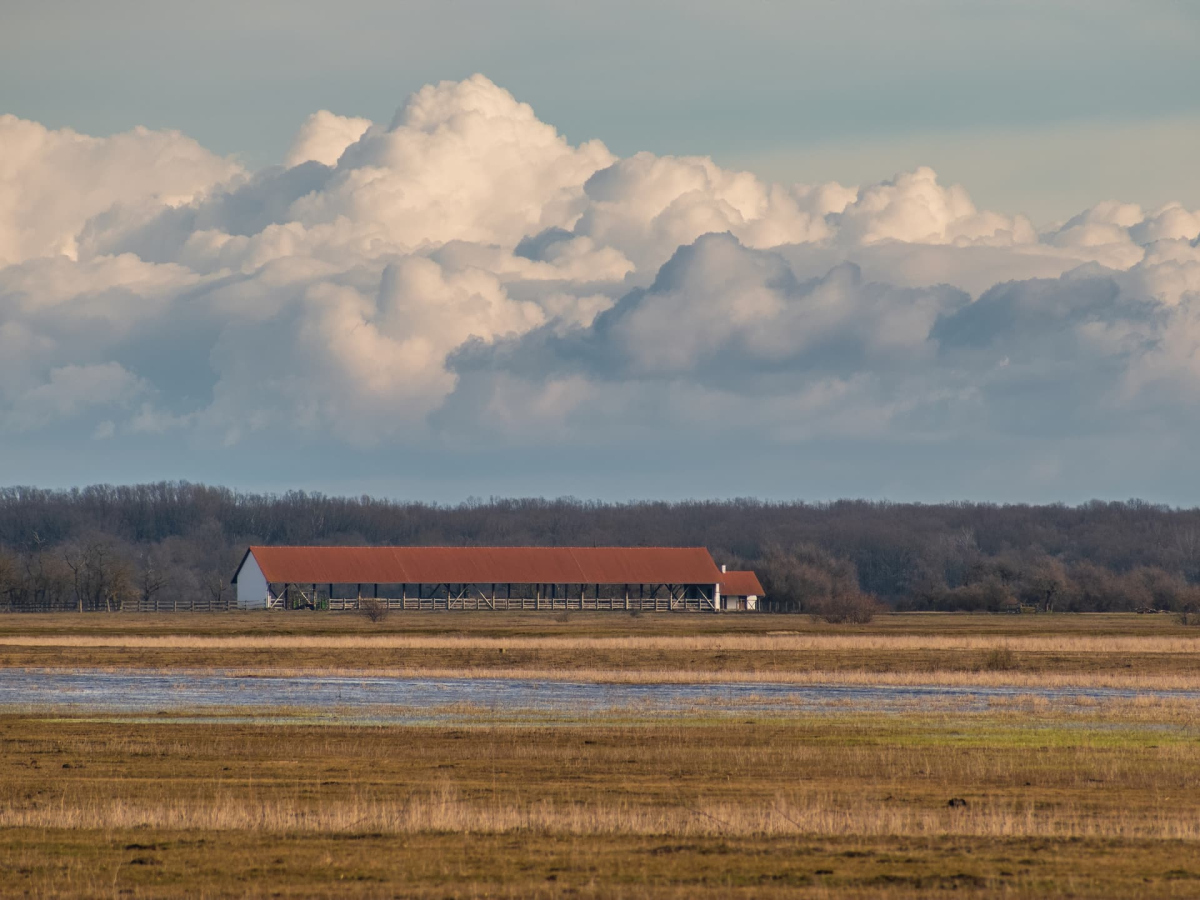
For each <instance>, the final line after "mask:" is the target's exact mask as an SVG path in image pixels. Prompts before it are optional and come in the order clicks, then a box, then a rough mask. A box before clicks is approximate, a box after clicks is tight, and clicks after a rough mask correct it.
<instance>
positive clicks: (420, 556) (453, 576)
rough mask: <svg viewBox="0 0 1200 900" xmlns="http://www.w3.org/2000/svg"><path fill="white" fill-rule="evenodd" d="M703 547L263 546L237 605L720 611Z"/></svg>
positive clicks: (719, 575) (238, 580)
mask: <svg viewBox="0 0 1200 900" xmlns="http://www.w3.org/2000/svg"><path fill="white" fill-rule="evenodd" d="M737 574H739V573H733V572H730V573H724V572H722V570H721V569H719V568H718V567H717V565H716V563H714V562H713V558H712V556H711V555H710V554H709V552H708V550H706V549H704V548H703V547H264V546H251V547H249V548H248V549H247V550H246V553H245V555H244V556H243V557H242V561H241V564H240V565H239V566H238V569H237V572H236V573H235V574H234V576H233V584H234V585H235V586H236V588H237V603H238V607H239V608H240V609H262V608H283V609H297V608H309V609H355V608H358V607H359V606H360V605H361V603H362V601H363V599H364V598H368V597H369V598H372V601H373V602H374V601H375V600H378V601H382V602H383V603H384V604H386V605H387V606H388V607H389V608H391V609H401V610H405V609H412V610H418V609H446V610H452V609H461V610H471V609H491V610H543V609H544V610H554V609H557V610H572V609H596V610H629V611H633V610H639V611H642V610H644V611H664V612H667V611H693V612H703V611H706V610H707V611H711V612H717V611H720V610H722V609H726V608H729V609H739V608H740V609H745V608H746V605H745V604H744V603H740V604H739V603H733V604H731V605H729V606H728V607H727V606H726V605H725V604H724V603H723V602H722V596H721V583H722V581H723V580H724V579H727V578H728V577H729V576H731V575H737Z"/></svg>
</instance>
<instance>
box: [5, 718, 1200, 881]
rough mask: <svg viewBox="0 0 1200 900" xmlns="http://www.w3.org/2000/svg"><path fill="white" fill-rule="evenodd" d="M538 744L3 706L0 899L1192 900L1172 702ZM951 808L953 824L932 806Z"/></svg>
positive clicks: (580, 731)
mask: <svg viewBox="0 0 1200 900" xmlns="http://www.w3.org/2000/svg"><path fill="white" fill-rule="evenodd" d="M1103 709H1104V710H1105V712H1104V713H1103V714H1099V713H1098V715H1097V716H1096V719H1095V721H1096V723H1099V722H1100V720H1101V719H1105V722H1104V723H1103V725H1100V724H1096V725H1095V726H1094V727H1093V725H1092V724H1091V723H1090V722H1089V721H1087V720H1082V719H1080V718H1078V717H1075V718H1063V717H1060V716H1058V715H1057V714H1056V713H1055V712H1054V709H1053V707H1052V706H1042V707H1039V709H1038V710H1037V712H1036V714H1034V715H1030V714H1029V711H1028V710H1027V709H1018V708H1016V707H1015V706H1014V708H1013V710H1012V711H1011V712H1004V713H996V714H989V715H985V716H979V715H975V716H969V717H963V716H957V715H924V714H916V715H912V716H863V715H847V716H844V717H831V716H825V717H822V718H820V719H807V718H791V719H771V718H761V717H759V718H756V719H755V720H753V721H751V720H746V721H731V722H723V723H712V722H705V721H704V720H703V719H696V720H692V721H687V722H663V723H658V724H644V723H643V724H640V725H628V724H620V723H614V722H612V721H605V720H602V719H601V720H596V721H594V722H592V723H591V724H587V725H571V724H562V723H559V724H555V723H550V724H551V725H553V726H554V727H525V726H522V727H511V726H504V727H499V726H494V725H488V724H486V722H484V723H481V724H480V725H479V726H477V727H473V728H456V727H443V726H434V727H403V726H385V727H354V726H347V725H338V724H332V725H326V726H308V725H273V724H270V723H264V724H246V723H243V722H236V721H231V722H228V723H215V724H194V723H186V722H178V721H174V720H172V719H171V718H170V717H165V718H163V719H162V720H161V721H154V722H138V721H133V720H128V719H116V720H112V721H87V720H80V719H71V718H66V719H55V720H47V719H44V718H39V717H31V716H16V715H6V716H5V715H0V743H2V745H3V747H4V753H3V754H0V885H2V886H3V887H2V889H0V894H9V893H11V894H17V895H21V894H28V895H31V896H44V897H50V896H64V897H66V896H70V897H95V896H120V895H133V896H153V897H182V896H212V897H234V896H268V895H270V894H272V893H276V894H282V895H284V896H355V897H374V896H405V897H422V898H425V897H429V898H433V897H438V898H458V897H462V898H468V897H485V896H495V897H546V898H551V897H564V896H584V897H609V896H621V897H625V898H627V900H641V898H651V897H654V898H658V897H671V898H682V897H705V898H717V897H722V898H724V897H731V896H743V897H771V898H774V897H785V896H787V897H791V896H804V897H832V896H838V897H842V896H851V897H877V898H898V897H904V898H911V897H917V896H927V895H928V894H929V893H930V892H932V891H940V890H951V889H954V890H959V891H967V892H971V893H973V895H977V896H987V897H1005V898H1013V897H1021V898H1034V897H1044V896H1055V895H1066V894H1070V895H1072V896H1075V897H1096V898H1101V897H1112V896H1121V897H1188V896H1194V895H1195V888H1196V886H1197V885H1198V884H1200V866H1197V865H1196V864H1194V863H1193V862H1192V860H1194V859H1197V858H1200V732H1198V731H1197V727H1196V722H1197V717H1196V716H1195V715H1194V711H1193V714H1191V715H1187V714H1186V711H1182V712H1181V710H1180V709H1176V708H1175V707H1173V706H1171V705H1170V704H1166V705H1156V704H1147V705H1143V706H1141V707H1138V706H1137V705H1136V704H1131V705H1130V706H1129V707H1126V708H1124V709H1120V710H1114V709H1112V708H1109V707H1104V708H1103ZM951 798H962V799H963V800H965V801H966V806H964V807H957V806H955V807H952V806H949V805H948V801H949V800H950V799H951Z"/></svg>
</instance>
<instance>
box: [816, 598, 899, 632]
mask: <svg viewBox="0 0 1200 900" xmlns="http://www.w3.org/2000/svg"><path fill="white" fill-rule="evenodd" d="M881 609H882V607H881V606H880V603H879V601H878V600H876V599H875V598H874V597H872V596H871V595H870V594H864V593H861V592H860V591H852V592H847V593H843V594H838V595H836V596H833V597H827V598H822V599H820V600H812V601H810V602H809V604H808V612H809V615H811V616H812V617H813V619H821V620H824V621H826V622H829V623H831V624H834V625H866V624H867V623H868V622H870V621H871V620H872V619H874V618H875V614H876V613H878V612H879V611H880V610H881Z"/></svg>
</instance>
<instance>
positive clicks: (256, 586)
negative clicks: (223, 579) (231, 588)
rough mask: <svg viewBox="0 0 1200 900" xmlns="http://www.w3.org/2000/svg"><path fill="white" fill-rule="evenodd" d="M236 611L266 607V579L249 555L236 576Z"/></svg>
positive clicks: (252, 555) (251, 555) (256, 562)
mask: <svg viewBox="0 0 1200 900" xmlns="http://www.w3.org/2000/svg"><path fill="white" fill-rule="evenodd" d="M237 605H238V609H264V608H265V607H266V605H267V579H266V577H265V576H264V575H263V573H262V569H260V568H259V567H258V560H256V559H255V558H254V554H253V553H251V554H250V555H248V556H247V557H246V561H245V562H244V563H243V564H242V568H241V569H240V570H238V576H237Z"/></svg>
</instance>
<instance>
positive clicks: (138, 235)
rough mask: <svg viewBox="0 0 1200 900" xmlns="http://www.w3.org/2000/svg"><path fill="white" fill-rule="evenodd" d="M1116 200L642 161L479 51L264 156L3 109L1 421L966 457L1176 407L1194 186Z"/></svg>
mask: <svg viewBox="0 0 1200 900" xmlns="http://www.w3.org/2000/svg"><path fill="white" fill-rule="evenodd" d="M1097 200H1098V202H1097V203H1096V204H1095V205H1094V206H1092V207H1091V208H1089V209H1087V210H1084V211H1082V212H1080V213H1079V215H1077V216H1075V217H1073V218H1071V219H1069V220H1068V221H1066V222H1064V223H1062V224H1061V225H1058V226H1055V227H1053V228H1051V229H1049V230H1047V231H1045V232H1043V233H1038V232H1037V231H1035V229H1034V228H1033V227H1032V226H1031V224H1030V223H1029V221H1028V220H1027V219H1026V218H1025V217H1023V216H1019V215H1018V216H1006V215H1001V214H999V213H996V212H992V211H989V210H986V209H979V208H977V206H976V205H975V203H974V202H973V201H972V199H971V197H970V194H969V193H968V190H967V188H966V187H964V186H960V185H945V184H943V183H941V182H940V181H939V179H938V177H937V175H936V173H934V172H933V171H932V170H931V169H928V168H918V169H916V170H914V171H910V172H901V173H898V174H897V175H896V176H895V177H893V178H890V179H888V180H887V181H884V182H880V183H876V184H865V185H857V186H855V185H849V186H848V185H841V184H837V183H833V182H830V183H824V184H820V183H816V184H813V183H804V184H799V183H796V184H788V183H767V182H764V181H762V180H761V179H759V178H757V177H756V176H754V175H752V174H750V173H747V172H739V171H732V170H729V169H726V168H723V167H722V166H720V165H718V164H717V163H716V162H714V161H713V160H712V159H709V158H706V157H674V156H660V155H655V154H651V153H646V152H642V153H635V154H633V155H632V156H629V157H626V158H618V157H616V156H615V155H614V154H612V153H611V152H610V151H609V150H608V149H607V148H606V147H605V146H604V144H602V143H601V142H600V141H598V140H591V141H585V142H582V143H579V144H573V143H571V142H570V141H568V140H567V139H566V138H565V137H564V136H563V135H561V134H559V133H558V131H557V130H556V129H555V128H554V127H553V126H552V125H550V124H548V123H546V122H543V121H541V120H540V119H538V117H537V115H536V114H535V112H534V111H533V109H531V108H530V107H529V106H528V105H527V104H525V103H522V102H520V101H519V100H518V99H517V98H515V97H513V96H512V95H511V94H510V93H508V92H507V91H505V90H504V89H502V88H501V87H499V86H497V85H495V84H493V83H492V82H491V81H489V80H488V79H487V78H485V77H483V76H481V75H476V76H473V77H471V78H468V79H466V80H464V81H461V82H443V83H440V84H436V85H430V86H428V87H425V88H423V89H422V90H420V91H418V92H417V93H416V94H414V95H413V96H411V97H410V98H409V99H408V100H407V102H405V103H404V104H403V105H402V106H401V107H400V109H399V110H398V112H397V113H396V115H395V117H394V118H393V119H392V121H391V122H389V123H387V124H379V123H372V122H369V121H368V120H366V119H361V118H354V117H347V116H340V115H337V114H335V113H333V112H329V111H326V110H322V111H319V112H317V113H314V114H313V115H312V116H310V117H308V118H307V119H306V120H305V121H304V122H302V123H300V126H299V129H298V132H297V135H296V138H295V140H294V142H293V144H292V146H291V148H290V149H289V150H288V152H287V155H286V157H285V159H284V160H283V164H282V165H278V166H269V167H266V168H263V169H261V170H258V171H254V172H246V171H243V170H242V169H241V168H240V167H239V165H238V164H237V163H236V162H234V161H231V160H229V159H225V158H222V157H220V156H217V155H215V154H212V153H210V152H208V151H207V150H205V149H204V148H203V147H201V146H199V145H198V144H196V143H195V142H194V141H192V140H191V139H189V138H187V137H185V136H183V135H181V134H178V133H175V132H151V131H147V130H145V129H135V130H134V131H131V132H128V133H126V134H119V135H114V136H112V137H107V138H94V137H88V136H86V135H80V134H77V133H75V132H73V131H69V130H59V131H55V130H51V129H47V128H44V127H43V126H41V125H39V124H37V123H35V122H28V121H25V120H21V119H16V118H14V117H12V116H5V117H0V419H2V421H3V422H4V423H5V425H6V427H7V429H8V430H9V431H10V432H12V433H14V434H15V433H20V434H22V435H26V436H28V435H31V434H36V433H38V432H39V430H43V429H50V428H51V426H54V427H55V428H59V427H68V426H69V425H70V423H72V422H78V427H79V428H80V429H83V431H82V432H81V433H82V434H84V435H85V436H93V437H96V438H97V439H101V438H103V439H105V440H109V441H113V442H120V441H123V440H135V439H136V438H137V436H139V435H140V436H154V437H155V438H156V439H158V438H161V439H166V438H167V437H172V436H174V437H180V438H181V439H186V440H196V441H200V442H204V441H205V440H208V441H209V442H210V444H213V445H220V444H224V445H226V447H227V449H225V450H220V451H217V452H220V453H228V454H231V457H230V458H231V459H232V458H236V454H237V453H239V450H238V449H237V448H238V447H239V446H245V445H246V443H247V442H248V441H251V440H253V439H256V438H257V437H259V436H264V435H269V436H270V438H271V440H273V441H285V440H296V441H299V442H305V441H315V440H332V441H334V442H336V443H338V444H341V445H344V446H346V447H348V448H354V450H353V452H364V453H365V452H368V450H369V449H370V448H375V450H376V451H377V450H379V449H380V448H390V447H396V448H405V447H414V446H418V445H421V446H424V445H427V444H429V442H438V441H449V442H452V443H454V444H456V445H460V446H462V445H469V444H470V441H471V438H472V437H479V436H482V435H487V436H489V437H488V439H497V440H502V441H505V442H511V443H516V444H520V443H522V442H524V441H529V440H537V441H546V440H550V441H553V442H556V443H561V444H564V445H570V444H572V443H574V442H579V441H583V442H590V443H597V442H599V443H603V441H605V440H612V441H614V442H616V444H617V445H619V444H621V443H622V442H626V443H628V442H629V441H630V440H635V441H636V440H640V439H642V438H644V437H646V436H649V435H652V434H658V433H660V429H662V428H663V426H664V425H669V426H670V427H671V428H672V429H674V432H673V433H678V434H680V435H684V436H686V439H687V440H689V441H697V440H703V439H705V436H709V435H712V434H713V433H714V428H715V427H716V426H715V425H714V423H720V422H725V421H731V420H737V421H739V422H742V423H745V425H746V427H748V428H751V429H752V431H753V433H754V434H755V435H756V436H758V438H759V439H761V440H763V441H768V442H774V443H775V444H778V445H779V446H790V445H794V444H797V443H802V442H805V441H811V440H817V439H825V438H838V439H847V440H850V439H852V440H860V441H885V442H886V441H892V442H895V441H901V442H910V443H911V442H921V443H923V444H924V445H925V446H929V447H942V448H944V449H943V450H942V451H941V452H946V453H950V452H953V449H952V448H953V447H955V446H958V445H957V444H955V441H966V440H968V439H970V440H977V439H981V438H983V437H986V436H987V435H992V436H994V437H996V438H997V439H1005V440H1010V439H1016V438H1017V437H1020V438H1021V439H1026V438H1029V439H1034V438H1037V439H1040V440H1046V441H1052V440H1055V439H1056V437H1055V436H1056V435H1064V434H1068V433H1071V434H1075V435H1080V434H1089V435H1093V436H1094V438H1095V439H1096V440H1100V439H1101V437H1100V436H1102V435H1104V434H1109V433H1118V432H1122V431H1124V432H1125V433H1126V435H1127V434H1129V433H1136V434H1143V433H1144V434H1146V435H1148V437H1147V440H1148V441H1151V440H1154V439H1155V438H1153V437H1152V436H1153V435H1158V436H1159V438H1161V437H1162V436H1163V435H1164V434H1166V435H1172V434H1177V433H1178V432H1179V429H1180V428H1181V427H1182V426H1181V425H1180V424H1179V423H1180V422H1182V421H1185V420H1186V419H1187V417H1188V416H1191V415H1192V414H1193V413H1194V409H1193V407H1194V405H1195V402H1196V399H1197V398H1198V397H1200V365H1198V364H1197V362H1196V360H1197V359H1200V327H1198V326H1197V324H1196V322H1197V321H1200V320H1198V318H1197V315H1196V313H1195V310H1196V309H1197V308H1200V300H1198V299H1197V298H1198V296H1200V246H1198V245H1200V213H1198V212H1197V211H1194V210H1189V209H1187V208H1185V207H1183V206H1181V205H1179V204H1171V205H1167V206H1164V207H1162V208H1158V209H1152V210H1146V209H1143V208H1141V207H1139V206H1137V205H1135V204H1130V203H1126V202H1119V201H1116V200H1106V199H1103V198H1097ZM1172 429H1174V431H1172ZM464 438H465V440H464ZM1125 439H1126V440H1128V438H1127V437H1126V438H1125ZM364 448H366V449H364ZM372 452H374V451H372Z"/></svg>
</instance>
